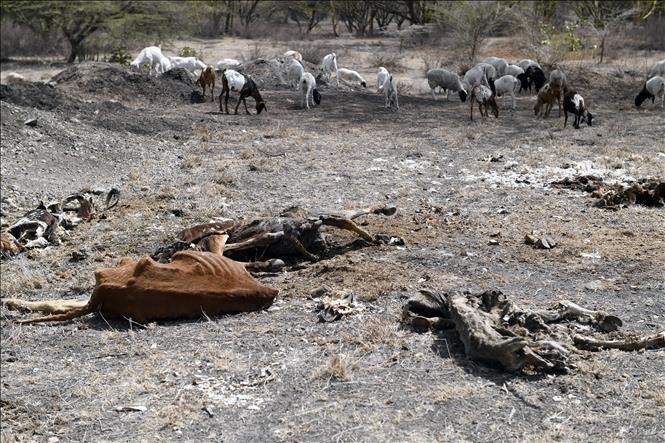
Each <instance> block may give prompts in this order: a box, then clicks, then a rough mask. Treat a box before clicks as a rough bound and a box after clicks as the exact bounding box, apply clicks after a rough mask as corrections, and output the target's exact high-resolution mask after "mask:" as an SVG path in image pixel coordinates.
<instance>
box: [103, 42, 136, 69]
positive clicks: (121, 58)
mask: <svg viewBox="0 0 665 443" xmlns="http://www.w3.org/2000/svg"><path fill="white" fill-rule="evenodd" d="M131 60H132V54H130V52H129V50H128V49H127V48H125V47H124V46H120V47H119V48H115V49H113V50H112V51H111V55H110V56H109V60H108V61H109V63H118V64H120V65H128V64H129V63H130V62H131Z"/></svg>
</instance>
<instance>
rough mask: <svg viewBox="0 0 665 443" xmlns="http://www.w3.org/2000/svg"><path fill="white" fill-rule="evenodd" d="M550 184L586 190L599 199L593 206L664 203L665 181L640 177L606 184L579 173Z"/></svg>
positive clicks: (618, 206)
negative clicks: (628, 181)
mask: <svg viewBox="0 0 665 443" xmlns="http://www.w3.org/2000/svg"><path fill="white" fill-rule="evenodd" d="M552 185H554V186H558V187H562V188H569V189H576V190H580V191H584V192H588V193H590V194H591V196H592V197H595V198H597V199H599V200H598V201H597V202H596V204H595V206H597V207H600V208H607V209H617V208H620V207H622V206H628V205H633V204H638V205H643V206H654V207H662V206H664V205H665V181H663V180H660V179H640V180H638V181H637V182H632V183H616V184H608V183H605V182H604V181H603V179H602V178H600V177H596V176H593V175H580V176H576V177H573V178H570V177H566V178H564V179H563V180H559V181H555V182H552Z"/></svg>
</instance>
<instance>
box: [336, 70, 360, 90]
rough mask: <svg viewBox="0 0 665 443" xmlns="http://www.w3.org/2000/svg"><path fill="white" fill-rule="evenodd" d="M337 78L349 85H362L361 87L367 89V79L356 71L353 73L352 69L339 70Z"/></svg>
mask: <svg viewBox="0 0 665 443" xmlns="http://www.w3.org/2000/svg"><path fill="white" fill-rule="evenodd" d="M337 78H339V79H340V80H342V81H343V82H344V83H347V84H355V83H356V82H357V83H360V86H362V87H363V88H366V87H367V82H366V81H365V79H364V78H363V77H362V76H361V75H360V74H358V73H357V72H356V71H353V70H351V69H346V68H339V69H338V70H337Z"/></svg>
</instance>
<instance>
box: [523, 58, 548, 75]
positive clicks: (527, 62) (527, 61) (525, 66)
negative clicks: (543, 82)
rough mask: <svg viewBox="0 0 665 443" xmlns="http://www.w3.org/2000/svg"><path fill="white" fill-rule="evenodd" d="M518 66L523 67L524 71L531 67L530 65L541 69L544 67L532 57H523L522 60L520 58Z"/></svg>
mask: <svg viewBox="0 0 665 443" xmlns="http://www.w3.org/2000/svg"><path fill="white" fill-rule="evenodd" d="M517 66H519V67H520V68H522V70H524V72H526V70H527V69H528V68H529V66H535V67H536V68H539V69H540V70H542V69H543V68H542V67H541V66H540V65H539V64H538V62H537V61H534V60H531V59H528V58H525V59H522V60H520V61H519V62H517Z"/></svg>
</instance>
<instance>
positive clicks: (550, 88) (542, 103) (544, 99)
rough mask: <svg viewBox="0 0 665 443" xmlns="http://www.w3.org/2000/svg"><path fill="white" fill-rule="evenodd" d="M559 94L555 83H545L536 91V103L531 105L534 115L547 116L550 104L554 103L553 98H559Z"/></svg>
mask: <svg viewBox="0 0 665 443" xmlns="http://www.w3.org/2000/svg"><path fill="white" fill-rule="evenodd" d="M560 95H561V92H560V91H559V87H558V86H557V85H552V84H550V83H546V84H545V86H543V87H542V88H540V91H538V97H537V98H536V105H535V106H534V107H533V111H534V113H535V115H536V116H537V117H539V116H542V117H543V118H545V117H549V115H550V111H551V110H552V105H554V101H555V100H558V99H559V97H560Z"/></svg>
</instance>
